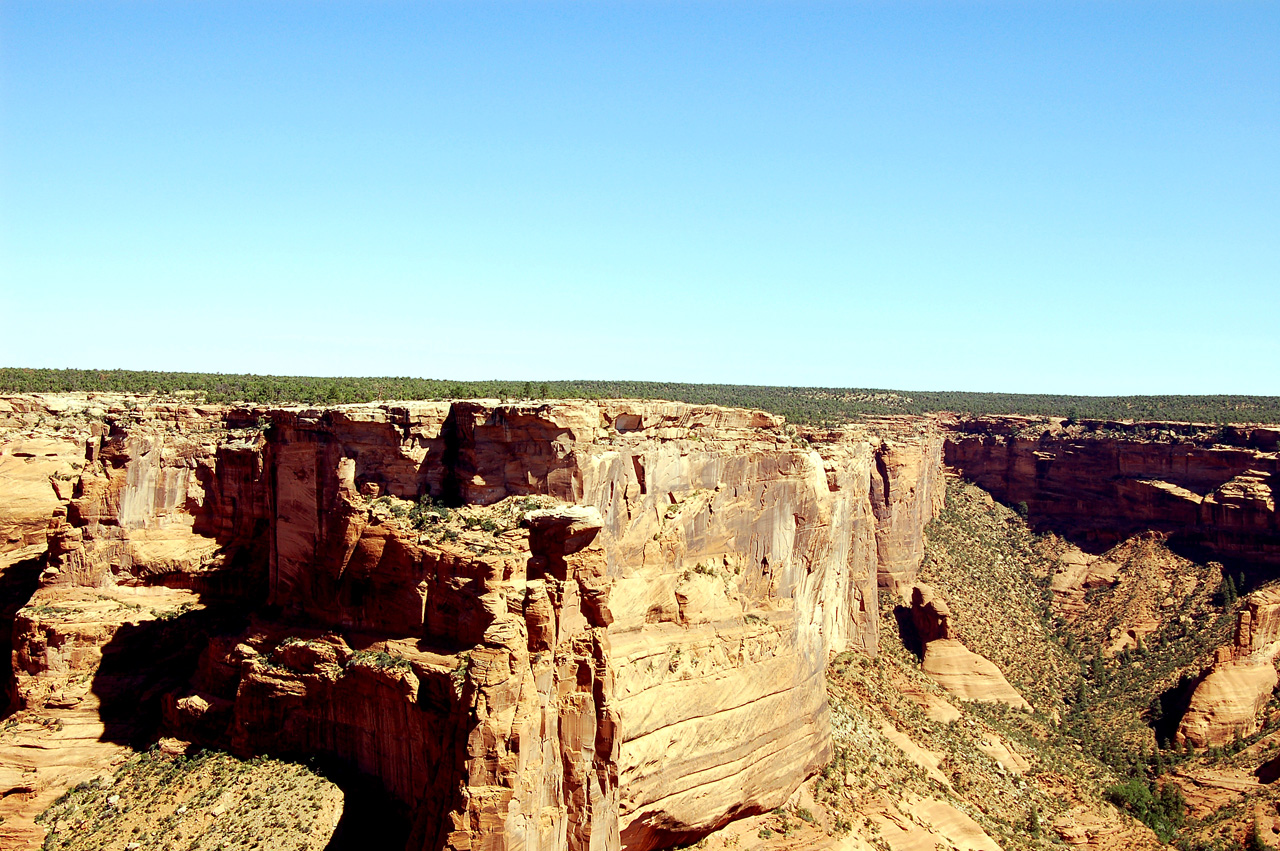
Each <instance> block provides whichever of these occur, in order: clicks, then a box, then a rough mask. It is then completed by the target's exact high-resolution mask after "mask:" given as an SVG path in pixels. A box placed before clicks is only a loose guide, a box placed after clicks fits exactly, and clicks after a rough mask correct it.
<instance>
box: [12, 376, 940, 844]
mask: <svg viewBox="0 0 1280 851" xmlns="http://www.w3.org/2000/svg"><path fill="white" fill-rule="evenodd" d="M10 404H11V406H14V407H18V406H26V407H27V408H28V409H35V408H37V407H38V400H37V401H36V402H33V401H31V400H17V402H11V403H10ZM28 413H33V411H28ZM104 419H105V420H106V423H105V424H100V425H98V426H95V427H93V428H92V429H91V430H89V429H84V430H83V431H86V432H87V433H86V434H85V436H84V438H83V443H78V442H75V441H73V442H72V444H71V445H73V446H76V447H79V446H83V450H82V451H83V458H84V461H83V462H77V463H82V464H83V469H82V470H79V471H76V473H77V475H74V476H72V481H71V482H70V483H69V485H68V486H59V487H55V485H54V484H53V483H52V482H51V481H50V480H49V479H48V477H47V476H46V484H45V487H47V488H48V489H49V490H50V491H51V492H52V494H53V498H52V499H50V498H49V497H48V495H46V494H44V493H43V491H40V493H39V496H40V498H41V499H43V500H44V501H43V502H42V503H40V504H39V505H38V506H35V503H32V505H33V506H35V507H33V508H32V510H31V511H30V512H27V514H28V515H30V516H35V514H37V513H38V511H45V510H46V509H47V510H48V511H47V516H46V517H45V518H44V522H45V523H46V524H47V525H48V531H47V535H48V540H49V553H48V559H47V565H48V569H47V570H46V571H45V574H44V576H43V580H42V590H41V591H39V592H37V600H39V601H44V600H50V601H52V600H56V599H59V595H61V597H62V598H70V597H71V596H74V595H75V594H78V593H82V592H81V591H77V590H76V589H83V592H87V593H90V594H100V593H101V594H107V595H118V594H121V593H124V592H128V590H129V589H131V588H136V589H139V592H141V591H142V590H145V589H148V588H157V587H166V588H170V589H173V591H174V593H187V594H195V595H198V598H199V599H200V600H201V601H202V605H203V604H210V605H214V604H217V605H223V606H225V605H230V606H231V607H232V608H234V609H236V610H237V611H240V612H243V613H248V612H249V611H251V610H255V609H256V610H258V611H259V614H258V615H257V616H255V617H254V618H253V619H252V620H251V621H250V623H249V626H248V627H246V628H241V629H239V631H234V630H233V631H231V632H220V633H219V632H215V633H214V634H213V635H212V636H211V637H210V638H209V640H208V647H207V649H206V650H205V651H204V653H203V655H202V656H201V658H200V661H199V664H198V665H197V666H195V669H194V672H193V674H194V675H193V676H190V677H189V679H188V680H187V681H186V684H185V685H182V684H177V685H171V686H170V687H167V692H165V694H166V696H164V697H163V700H162V701H161V702H162V704H163V715H164V719H165V723H166V724H167V725H168V726H169V728H170V730H171V731H172V732H176V733H179V734H180V735H183V736H185V737H187V738H191V739H195V740H198V741H204V742H208V743H212V744H220V745H223V746H225V747H228V748H230V749H232V750H234V751H237V752H239V753H243V754H252V753H264V752H266V753H279V754H300V753H306V754H313V753H320V754H328V755H331V756H334V757H337V758H339V759H341V760H344V761H345V762H347V763H348V764H351V765H354V766H356V767H358V768H360V769H361V770H362V771H365V772H367V773H370V774H373V775H374V776H376V777H378V778H380V779H381V780H382V782H383V783H384V784H385V786H386V787H387V789H388V790H389V791H390V792H391V793H392V794H393V795H394V796H395V797H397V798H398V799H399V800H401V801H403V802H404V803H405V804H406V805H408V806H410V807H411V809H412V812H413V822H414V824H413V835H412V838H411V840H410V847H415V848H418V847H421V848H438V847H446V848H470V847H478V844H479V843H483V844H484V847H487V848H504V847H525V848H553V847H554V848H566V847H567V848H616V847H620V846H622V847H627V848H635V849H641V848H652V847H661V846H666V845H670V844H672V843H675V842H680V841H685V840H689V839H694V838H697V837H698V836H700V835H702V834H705V833H706V832H708V831H710V830H712V829H714V828H716V827H718V826H720V825H722V824H724V823H726V822H727V821H728V820H730V819H732V818H735V817H738V816H741V815H744V814H749V813H752V812H762V811H767V810H769V809H772V808H774V807H776V806H778V805H780V804H781V803H782V802H783V801H785V800H786V798H787V796H788V795H790V793H791V792H792V791H793V790H794V789H795V788H796V786H797V784H798V783H799V782H800V781H801V780H802V779H803V778H804V777H805V776H807V775H809V774H811V773H812V772H814V771H816V770H817V769H818V768H819V767H821V766H822V765H823V764H824V763H825V762H826V761H827V759H828V756H829V752H830V751H829V749H830V744H829V742H830V731H829V722H828V716H827V708H826V697H825V689H824V681H823V671H824V668H825V665H826V661H827V659H828V656H829V654H830V653H831V652H832V651H836V650H844V649H855V650H859V651H861V652H864V653H868V654H874V653H875V652H876V648H877V642H878V630H879V624H878V622H877V603H876V593H877V586H878V585H883V586H885V587H889V588H895V587H900V586H901V585H902V583H909V582H910V580H911V579H912V578H913V571H914V566H915V565H916V564H918V561H919V556H920V553H921V552H922V545H923V535H922V529H923V525H924V523H926V522H927V521H928V520H929V518H930V517H931V516H932V512H933V511H934V510H935V509H936V507H937V504H938V500H939V499H940V498H941V494H942V489H941V488H940V486H939V483H938V478H939V476H940V460H941V459H940V455H941V439H940V437H939V435H938V434H937V432H936V431H935V430H932V429H931V427H930V426H929V425H928V423H927V422H925V423H919V422H916V423H898V424H893V425H892V427H889V428H884V429H880V430H879V432H880V433H876V434H872V433H871V432H870V431H869V430H867V429H865V428H855V427H848V428H843V429H835V430H821V431H813V432H806V433H799V434H796V433H795V432H794V431H793V430H788V429H787V428H785V427H784V424H783V423H782V421H781V420H779V419H777V418H775V417H772V416H769V415H767V414H762V413H759V412H750V411H738V410H729V409H722V408H715V407H696V406H689V405H680V404H668V403H633V402H573V403H553V404H527V403H526V404H514V405H500V404H496V403H483V402H457V403H409V404H400V405H397V404H378V405H368V406H345V407H341V408H335V409H330V410H310V409H304V408H281V409H267V408H262V409H236V408H227V407H210V408H195V407H189V406H182V405H155V406H146V407H144V408H143V409H139V410H131V409H130V408H129V407H127V406H116V410H114V411H112V410H107V411H106V413H105V416H104ZM22 423H23V424H24V425H29V424H30V423H29V420H22ZM78 439H79V438H77V440H78ZM8 445H9V444H8V443H6V446H8ZM11 454H12V453H11ZM15 457H18V456H15ZM21 457H23V458H27V457H28V456H26V455H23V456H21ZM30 457H36V456H35V455H31V456H30ZM23 463H24V464H28V462H27V461H23ZM51 469H52V468H51ZM58 469H61V468H58ZM28 473H29V471H28ZM33 475H34V474H29V475H27V478H28V479H31V478H32V476H33ZM36 479H38V476H37V477H36ZM53 481H57V480H53ZM37 483H38V482H37ZM39 490H40V489H39V488H34V487H33V488H32V492H33V493H35V492H36V491H39ZM534 498H536V499H537V500H540V501H538V502H535V503H532V504H531V506H530V507H529V509H528V510H525V508H523V507H522V501H524V500H530V499H534ZM548 500H549V501H548ZM440 503H444V504H447V505H449V506H451V507H452V508H449V509H446V508H436V507H434V506H438V505H439V504H440ZM456 506H461V508H460V509H459V508H457V507H456ZM485 506H488V507H487V508H485ZM37 509H38V511H37ZM23 510H24V511H26V509H25V508H24V509H23ZM424 511H427V512H436V513H435V514H433V515H432V516H431V518H428V520H429V522H424V517H425V516H426V515H424V513H423V512H424ZM450 512H452V520H450V521H449V523H444V521H440V523H439V525H438V527H437V526H433V525H432V524H433V523H436V522H437V521H436V518H437V517H443V516H444V515H447V514H450ZM24 516H26V515H24ZM516 516H523V522H522V523H521V525H520V526H519V527H517V528H507V527H506V526H504V525H501V523H500V521H501V519H502V518H505V517H516ZM459 517H463V518H465V521H466V524H467V525H466V526H465V527H461V526H459V525H458V524H459V520H458V518H459ZM23 523H24V524H25V525H22V526H21V528H22V531H21V534H20V536H19V535H18V533H11V537H12V538H13V539H14V540H15V541H18V540H20V541H23V542H25V541H26V540H27V539H28V538H29V537H30V536H31V534H33V533H32V532H31V531H30V530H31V529H32V528H34V526H33V522H31V521H23ZM450 524H451V525H450ZM14 528H18V524H16V523H15V524H14ZM264 604H265V606H266V608H261V607H262V606H263V605H264ZM195 614H197V612H194V611H193V612H191V613H190V615H184V614H182V613H181V610H179V612H178V615H177V618H176V620H177V622H178V624H179V625H180V626H181V625H182V623H183V619H184V618H187V617H189V616H194V615H195ZM117 631H118V628H116V629H115V630H113V629H111V628H108V627H100V628H97V631H96V632H94V631H93V630H89V631H88V632H85V633H84V635H83V636H81V638H76V639H75V640H73V641H72V642H71V645H76V646H79V644H84V645H85V646H86V647H94V649H93V650H86V651H85V653H81V654H80V655H79V656H78V658H81V659H84V660H90V661H91V660H92V659H93V658H96V657H95V656H94V653H95V652H97V653H101V652H102V651H101V647H100V646H98V645H101V644H102V643H105V644H106V645H107V648H106V649H107V652H111V647H112V646H113V645H115V644H117V643H118V642H119V639H118V637H116V632H117ZM49 634H50V633H49V631H48V629H47V628H46V625H45V624H44V623H43V622H42V621H40V616H39V615H37V617H36V619H34V620H30V621H29V622H28V621H24V622H23V626H22V627H21V628H20V629H19V631H18V632H17V636H18V640H19V645H20V646H18V647H17V648H16V652H17V654H18V656H19V658H21V659H32V660H36V659H47V660H51V659H53V658H54V657H51V656H50V655H49V652H50V651H49V649H48V648H50V646H51V643H50V641H49V640H48V639H47V637H46V638H41V637H40V636H48V635H49ZM77 635H79V634H78V633H77ZM82 639H83V640H82ZM63 646H70V645H65V644H64V645H63ZM42 648H43V649H42ZM57 658H59V659H61V658H62V656H58V657H57ZM193 664H194V663H193ZM40 665H44V667H43V668H40ZM56 666H57V663H54V662H48V663H45V662H41V663H39V664H36V663H35V662H32V663H31V664H24V667H23V672H22V674H21V677H22V678H23V682H22V684H21V689H20V692H21V694H22V696H23V698H24V699H26V700H32V701H34V700H36V699H37V698H36V696H37V695H53V694H55V693H57V692H58V690H59V689H63V690H64V691H65V687H64V686H62V685H60V684H59V682H58V681H55V680H51V679H50V674H49V673H48V672H49V671H52V670H54V668H56ZM37 668H39V670H37ZM159 691H162V689H159V686H156V687H154V688H151V689H150V690H149V692H148V693H149V694H151V693H156V694H158V693H159ZM41 699H43V698H41Z"/></svg>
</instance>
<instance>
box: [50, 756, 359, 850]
mask: <svg viewBox="0 0 1280 851" xmlns="http://www.w3.org/2000/svg"><path fill="white" fill-rule="evenodd" d="M342 807H343V793H342V792H341V790H339V789H338V787H336V786H334V785H333V784H332V783H330V782H329V781H327V780H325V779H324V778H323V777H320V776H319V775H317V774H315V773H314V772H312V771H311V770H309V769H308V768H306V767H304V766H300V765H295V764H292V763H286V762H280V761H278V760H273V759H262V758H259V759H252V760H239V759H236V758H235V757H232V756H228V755H226V754H222V753H216V752H212V751H205V752H202V753H199V754H197V755H195V756H192V757H186V756H168V755H166V754H164V753H161V752H159V751H158V750H155V749H153V750H151V751H148V752H146V753H141V754H138V755H136V756H134V757H133V758H132V759H130V760H129V761H128V762H126V763H125V764H124V765H122V766H121V767H120V769H119V770H118V771H117V772H116V773H115V775H114V776H112V777H105V776H104V777H100V778H97V779H95V780H92V781H89V782H87V783H81V784H80V785H79V786H77V787H75V788H74V789H72V790H71V791H69V792H67V794H65V795H63V796H62V797H61V798H59V799H58V801H57V802H56V803H54V804H53V806H51V807H50V808H49V809H48V810H46V811H45V812H44V814H43V815H41V816H40V817H39V819H38V820H39V821H41V822H42V823H43V824H44V825H45V826H46V827H47V828H48V830H49V834H48V836H47V837H46V839H45V843H44V848H45V851H117V850H119V851H128V850H129V849H139V848H157V849H173V851H176V850H177V849H180V848H184V849H189V851H230V849H233V848H256V849H259V851H295V850H296V851H319V849H321V848H324V847H326V846H327V845H328V843H329V838H330V836H331V835H332V834H333V829H334V826H335V825H336V824H337V822H338V818H339V816H340V815H341V814H342Z"/></svg>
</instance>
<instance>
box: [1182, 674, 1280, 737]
mask: <svg viewBox="0 0 1280 851" xmlns="http://www.w3.org/2000/svg"><path fill="white" fill-rule="evenodd" d="M1277 683H1280V677H1277V676H1276V668H1275V665H1274V664H1273V663H1272V661H1271V660H1270V659H1266V658H1263V659H1256V660H1250V659H1247V658H1246V659H1233V660H1230V661H1226V662H1221V663H1218V664H1215V665H1214V667H1213V670H1212V671H1210V672H1209V675H1208V676H1207V677H1205V679H1204V680H1203V681H1202V682H1201V683H1200V685H1198V686H1196V690H1195V692H1194V693H1193V694H1192V696H1191V704H1190V706H1189V707H1188V709H1187V711H1186V713H1185V714H1184V715H1183V716H1182V722H1181V723H1180V724H1179V725H1178V734H1177V740H1178V742H1179V743H1181V742H1191V744H1193V745H1195V746H1197V747H1211V746H1216V745H1223V744H1226V743H1228V742H1230V741H1231V740H1232V739H1234V738H1235V736H1236V735H1237V734H1239V735H1242V736H1243V735H1248V734H1250V733H1253V732H1254V731H1256V730H1257V728H1258V722H1257V720H1256V719H1257V715H1258V712H1259V711H1260V710H1261V709H1262V707H1263V706H1265V705H1266V704H1267V700H1268V698H1270V697H1271V690H1272V689H1274V688H1275V687H1276V685H1277Z"/></svg>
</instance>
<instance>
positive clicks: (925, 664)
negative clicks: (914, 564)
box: [911, 584, 1031, 709]
mask: <svg viewBox="0 0 1280 851" xmlns="http://www.w3.org/2000/svg"><path fill="white" fill-rule="evenodd" d="M911 619H912V621H913V623H914V624H915V628H916V633H917V634H918V635H919V637H920V641H921V643H923V644H924V659H923V660H922V661H921V663H920V667H921V670H923V671H924V672H925V673H926V674H928V675H929V676H930V677H931V678H932V679H933V680H934V681H935V682H937V683H938V685H940V686H942V687H943V688H945V689H946V690H947V691H949V692H951V693H952V694H954V695H955V696H956V697H959V698H961V699H962V700H980V701H984V702H987V703H1007V704H1009V705H1010V706H1013V707H1016V708H1018V709H1030V708H1031V707H1030V705H1029V704H1028V703H1027V701H1026V700H1025V699H1024V698H1023V697H1022V695H1020V694H1018V691H1017V689H1015V688H1014V687H1013V686H1011V685H1009V681H1008V680H1007V679H1005V676H1004V674H1003V673H1001V671H1000V669H999V668H997V667H996V666H995V663H993V662H992V661H991V660H989V659H987V658H985V657H983V656H980V655H978V654H977V653H974V652H973V651H972V650H970V649H968V648H967V647H965V646H964V643H963V642H962V641H961V640H960V639H959V638H958V637H957V636H956V634H955V631H954V630H953V629H952V627H951V609H950V608H949V607H948V606H947V604H946V601H945V600H943V599H942V598H941V597H939V596H938V595H937V594H936V593H935V592H934V590H933V589H932V588H930V587H929V586H928V585H923V584H920V585H916V586H915V587H913V588H912V589H911Z"/></svg>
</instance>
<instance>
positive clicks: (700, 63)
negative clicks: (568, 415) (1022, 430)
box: [0, 0, 1280, 394]
mask: <svg viewBox="0 0 1280 851" xmlns="http://www.w3.org/2000/svg"><path fill="white" fill-rule="evenodd" d="M0 290H2V293H0V296H2V297H0V304H2V305H3V313H4V320H3V333H2V334H0V365H8V366H72V367H99V368H104V367H125V368H135V369H171V370H199V371H219V372H258V373H290V374H312V375H317V374H318V375H387V374H391V375H416V376H427V377H447V378H511V379H539V378H628V379H653V380H675V381H706V382H733V383H749V384H787V385H827V386H832V385H834V386H860V387H865V386H873V387H893V388H902V389H939V390H941V389H963V390H1007V391H1027V392H1033V391H1044V392H1074V393H1099V394H1105V393H1211V392H1224V393H1226V392H1236V393H1261V394H1280V4H1278V3H1275V2H1252V3H1230V2H1213V3H1202V4H1196V3H1177V2H1160V3H1150V4H1147V3H1131V2H1107V3H1065V2H1064V3H1050V2H1025V3H1024V2H1019V3H966V2H943V3H907V2H901V3H900V2H894V3H801V2H786V3H783V2H779V3H742V2H734V3H703V2H679V3H659V2H653V3H609V2H571V3H550V2H546V3H544V2H519V3H504V4H493V3H472V2H466V3H461V2H459V3H435V4H431V3H396V2H376V3H375V2H369V3H350V2H277V3H272V2H253V3H236V2H227V0H218V2H183V3H178V2H171V3H160V2H136V3H113V2H92V3H90V2H83V3H63V2H50V1H49V0H38V2H12V0H3V2H0Z"/></svg>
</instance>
